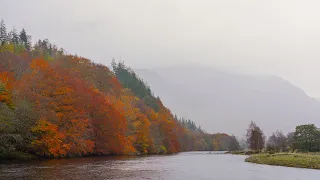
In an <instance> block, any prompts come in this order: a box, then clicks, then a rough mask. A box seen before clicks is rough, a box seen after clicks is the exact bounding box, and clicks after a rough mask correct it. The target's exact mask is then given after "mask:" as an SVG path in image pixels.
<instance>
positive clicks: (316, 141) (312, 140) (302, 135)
mask: <svg viewBox="0 0 320 180" xmlns="http://www.w3.org/2000/svg"><path fill="white" fill-rule="evenodd" d="M294 141H295V145H296V147H297V148H298V149H299V150H301V151H306V152H316V151H320V131H319V129H318V128H317V127H316V126H315V125H314V124H306V125H300V126H297V127H296V131H295V133H294Z"/></svg>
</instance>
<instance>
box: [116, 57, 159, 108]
mask: <svg viewBox="0 0 320 180" xmlns="http://www.w3.org/2000/svg"><path fill="white" fill-rule="evenodd" d="M111 65H112V68H113V71H114V73H115V75H116V77H117V78H118V80H119V81H120V83H121V84H122V85H123V86H124V87H125V88H128V89H130V90H131V91H132V92H133V93H135V95H136V96H137V97H139V98H140V99H142V100H143V101H144V103H145V104H146V105H148V106H149V107H151V108H152V109H153V110H154V111H155V112H158V110H159V104H158V101H159V98H156V97H154V96H153V94H152V92H151V89H150V87H149V86H148V85H147V84H146V83H145V82H144V81H143V80H142V79H140V78H139V77H138V76H137V75H136V73H135V72H134V71H133V70H132V69H131V68H130V67H127V66H126V65H125V64H124V63H123V62H119V63H118V64H117V63H116V62H115V61H114V60H113V61H112V63H111Z"/></svg>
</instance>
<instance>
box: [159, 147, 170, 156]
mask: <svg viewBox="0 0 320 180" xmlns="http://www.w3.org/2000/svg"><path fill="white" fill-rule="evenodd" d="M167 152H168V151H167V148H166V147H164V146H160V147H159V148H158V154H167Z"/></svg>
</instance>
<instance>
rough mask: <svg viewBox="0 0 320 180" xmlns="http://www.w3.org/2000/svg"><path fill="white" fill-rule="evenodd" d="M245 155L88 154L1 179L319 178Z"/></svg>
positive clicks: (9, 170) (14, 169) (22, 167)
mask: <svg viewBox="0 0 320 180" xmlns="http://www.w3.org/2000/svg"><path fill="white" fill-rule="evenodd" d="M244 158H245V157H244V156H234V155H226V154H215V153H209V152H189V153H180V154H177V155H171V156H145V157H119V156H115V157H87V158H74V159H60V160H42V161H29V162H23V163H6V164H1V165H0V179H1V180H2V179H3V180H7V179H8V180H10V179H15V180H16V179H28V180H29V179H31V180H33V179H46V180H47V179H48V180H51V179H52V180H53V179H77V180H78V179H80V180H81V179H173V180H178V179H183V180H188V179H217V180H229V179H230V180H235V179H236V180H286V179H288V180H300V179H301V180H305V179H308V180H319V178H320V171H318V170H308V169H296V168H286V167H276V166H265V165H256V164H250V163H245V162H244Z"/></svg>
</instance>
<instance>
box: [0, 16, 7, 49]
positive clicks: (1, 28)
mask: <svg viewBox="0 0 320 180" xmlns="http://www.w3.org/2000/svg"><path fill="white" fill-rule="evenodd" d="M7 41H8V35H7V28H6V25H5V24H4V21H3V20H1V23H0V45H4V44H5V43H6V42H7Z"/></svg>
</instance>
